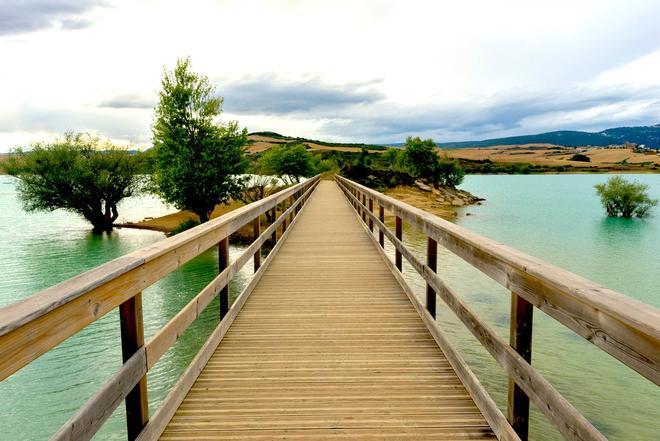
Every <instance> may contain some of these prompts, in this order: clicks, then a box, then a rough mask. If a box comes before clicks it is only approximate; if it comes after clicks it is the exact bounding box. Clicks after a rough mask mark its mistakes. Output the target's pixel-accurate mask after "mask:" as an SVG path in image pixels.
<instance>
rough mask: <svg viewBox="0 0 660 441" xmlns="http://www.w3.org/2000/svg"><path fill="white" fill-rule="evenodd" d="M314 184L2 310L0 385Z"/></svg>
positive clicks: (300, 186) (302, 185)
mask: <svg viewBox="0 0 660 441" xmlns="http://www.w3.org/2000/svg"><path fill="white" fill-rule="evenodd" d="M318 179H319V177H318V176H315V177H314V178H311V179H310V180H308V181H305V182H303V183H300V184H297V185H294V186H292V187H289V188H287V189H284V190H282V191H280V192H278V193H275V194H273V195H271V196H268V197H266V198H264V199H262V200H261V201H257V202H254V203H252V204H249V205H246V206H244V207H241V208H238V209H236V210H234V211H232V212H230V213H228V214H226V215H224V216H221V217H219V218H216V219H213V220H211V221H209V222H206V223H204V224H202V225H199V226H197V227H195V228H192V229H190V230H187V231H184V232H182V233H179V234H177V235H176V236H173V237H170V238H168V239H165V240H162V241H160V242H157V243H155V244H153V245H150V246H148V247H145V248H142V249H140V250H137V251H134V252H132V253H130V254H127V255H125V256H122V257H120V258H118V259H115V260H113V261H111V262H108V263H106V264H104V265H101V266H99V267H97V268H94V269H92V270H90V271H87V272H85V273H83V274H81V275H79V276H76V277H73V278H71V279H69V280H67V281H65V282H62V283H60V284H58V285H55V286H53V287H51V288H47V289H45V290H43V291H41V292H39V293H37V294H35V295H33V296H30V297H28V298H27V299H25V300H22V301H19V302H16V303H14V304H12V305H9V306H7V307H5V308H2V309H0V381H1V380H3V379H5V378H7V377H8V376H9V375H11V374H12V373H14V372H16V371H17V370H19V369H20V368H22V367H23V366H25V365H27V364H28V363H30V362H31V361H33V360H35V359H36V358H38V357H39V356H41V355H43V354H44V353H46V352H47V351H49V350H50V349H52V348H53V347H55V346H56V345H58V344H59V343H61V342H62V341H64V340H65V339H67V338H68V337H70V336H72V335H73V334H75V333H77V332H78V331H80V330H81V329H82V328H84V327H85V326H87V325H89V324H90V323H92V322H94V321H96V320H98V319H99V318H101V317H102V316H104V315H105V314H106V313H108V312H109V311H111V310H112V309H114V308H116V307H117V306H119V305H120V304H122V303H123V302H125V301H126V300H128V299H130V298H131V297H133V296H135V295H136V294H137V293H139V292H141V291H143V290H144V289H145V288H147V287H148V286H150V285H152V284H153V283H155V282H156V281H158V280H160V279H161V278H163V277H164V276H165V275H167V274H169V273H170V272H172V271H174V270H175V269H177V268H179V267H180V266H181V265H183V264H184V263H186V262H188V261H189V260H191V259H192V258H194V257H196V256H197V255H199V254H200V253H202V252H204V251H206V250H207V249H209V248H211V247H212V246H214V245H215V244H217V243H218V242H220V240H222V239H224V238H225V237H227V236H229V235H231V234H232V233H234V232H236V231H237V230H238V229H240V228H242V227H243V226H244V225H246V224H247V223H248V222H251V221H252V220H253V219H254V218H255V217H257V216H261V215H262V214H263V213H265V212H266V211H268V210H271V209H273V208H274V207H276V206H277V205H278V204H280V203H281V202H283V201H285V200H288V198H290V197H291V196H292V195H294V194H296V193H297V192H299V191H300V190H302V189H308V188H309V187H310V186H312V185H313V184H316V183H317V182H318Z"/></svg>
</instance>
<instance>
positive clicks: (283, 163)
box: [259, 142, 314, 183]
mask: <svg viewBox="0 0 660 441" xmlns="http://www.w3.org/2000/svg"><path fill="white" fill-rule="evenodd" d="M259 166H260V168H261V171H262V172H263V173H266V174H274V175H277V176H279V177H280V178H281V179H282V180H283V181H285V182H290V183H293V182H300V178H302V177H307V176H311V175H312V174H313V173H314V164H313V158H312V154H311V153H310V152H308V151H307V149H306V148H305V146H304V145H303V144H301V143H299V142H294V143H292V144H289V145H276V146H274V147H271V148H269V149H268V150H266V151H265V152H264V153H263V155H262V156H261V158H259Z"/></svg>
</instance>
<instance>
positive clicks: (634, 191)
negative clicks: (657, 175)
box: [594, 176, 658, 217]
mask: <svg viewBox="0 0 660 441" xmlns="http://www.w3.org/2000/svg"><path fill="white" fill-rule="evenodd" d="M594 187H595V188H596V193H598V196H600V201H601V203H602V204H603V207H604V208H605V211H607V215H608V216H610V217H633V216H636V217H646V216H648V215H649V213H650V210H651V209H652V208H653V207H655V206H656V205H657V204H658V201H657V200H656V199H651V198H650V197H649V195H648V194H647V190H648V185H645V184H641V183H639V182H630V181H627V180H625V179H623V178H622V177H621V176H613V177H611V178H610V179H608V180H607V182H606V183H604V184H596V185H595V186H594Z"/></svg>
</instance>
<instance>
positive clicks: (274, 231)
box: [270, 207, 277, 248]
mask: <svg viewBox="0 0 660 441" xmlns="http://www.w3.org/2000/svg"><path fill="white" fill-rule="evenodd" d="M271 216H272V218H273V222H275V220H276V219H277V207H273V210H272V215H271ZM270 240H271V242H272V243H271V245H270V246H271V248H275V245H277V228H275V229H274V230H273V234H271V236H270Z"/></svg>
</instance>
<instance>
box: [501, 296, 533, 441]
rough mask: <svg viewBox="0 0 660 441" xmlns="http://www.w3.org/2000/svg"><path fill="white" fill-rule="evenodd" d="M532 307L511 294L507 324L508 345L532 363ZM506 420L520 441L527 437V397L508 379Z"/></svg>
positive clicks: (511, 379) (513, 381) (524, 440)
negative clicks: (509, 316)
mask: <svg viewBox="0 0 660 441" xmlns="http://www.w3.org/2000/svg"><path fill="white" fill-rule="evenodd" d="M533 314H534V306H533V305H531V304H530V303H529V302H528V301H527V300H525V299H523V298H522V297H520V296H517V295H516V293H514V292H512V293H511V318H510V324H509V328H510V329H509V345H510V346H511V347H512V348H513V349H514V350H515V351H516V352H517V353H518V354H520V356H521V357H522V358H523V360H525V361H526V362H527V363H530V364H531V362H532V326H533V318H534V315H533ZM507 412H508V413H507V418H508V420H509V422H510V423H511V426H513V429H514V430H515V431H516V433H517V434H518V436H520V439H521V440H523V441H526V440H527V438H528V437H529V397H528V396H527V394H525V392H524V391H523V390H522V388H521V387H520V386H518V385H517V384H516V382H515V380H514V379H513V378H511V377H509V394H508V403H507Z"/></svg>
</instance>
